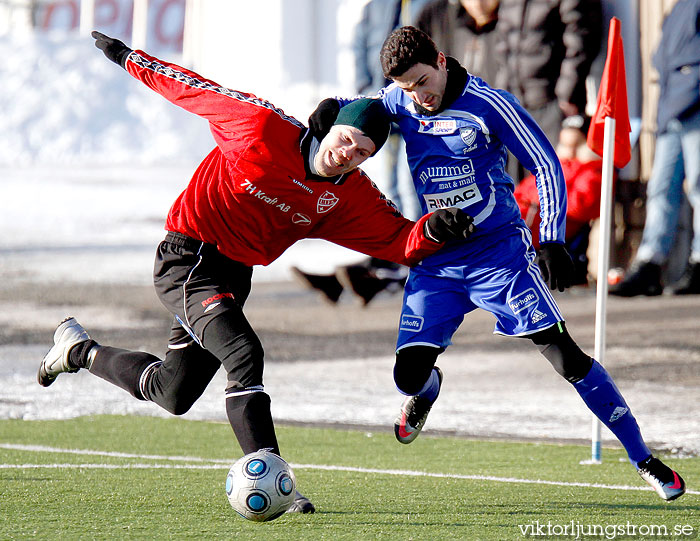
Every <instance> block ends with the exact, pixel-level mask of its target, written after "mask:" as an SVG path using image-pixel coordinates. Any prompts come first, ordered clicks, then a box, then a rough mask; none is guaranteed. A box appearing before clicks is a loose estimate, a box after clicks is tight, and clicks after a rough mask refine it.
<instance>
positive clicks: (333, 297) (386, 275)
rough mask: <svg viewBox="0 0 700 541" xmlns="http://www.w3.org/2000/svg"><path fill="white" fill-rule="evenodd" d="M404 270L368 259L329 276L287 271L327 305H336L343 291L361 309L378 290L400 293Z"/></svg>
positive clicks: (342, 268)
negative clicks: (355, 297)
mask: <svg viewBox="0 0 700 541" xmlns="http://www.w3.org/2000/svg"><path fill="white" fill-rule="evenodd" d="M405 269H406V267H402V266H397V265H396V264H394V263H392V262H390V261H384V260H382V259H377V258H374V257H372V258H370V259H367V260H365V261H362V262H360V263H357V264H356V265H345V266H341V267H338V268H337V269H336V270H335V272H334V273H333V274H310V273H308V272H304V271H302V270H301V269H299V268H298V267H292V269H291V270H292V274H293V276H294V277H295V278H296V279H297V280H298V281H299V282H301V283H302V284H303V285H305V286H306V287H309V288H311V289H315V290H317V291H319V292H320V293H321V295H322V298H323V299H324V300H326V301H328V302H330V303H331V304H335V303H337V302H338V300H339V299H340V295H341V294H342V293H343V291H346V290H349V291H351V292H352V293H353V294H354V295H355V296H357V297H358V298H359V300H360V302H361V303H362V306H367V305H368V304H369V303H370V301H371V300H372V299H374V297H375V296H376V295H377V294H378V293H379V292H381V291H385V290H386V291H389V292H391V293H395V292H398V291H401V290H402V288H403V285H404V284H405V283H406V278H407V276H408V273H407V272H406V270H405Z"/></svg>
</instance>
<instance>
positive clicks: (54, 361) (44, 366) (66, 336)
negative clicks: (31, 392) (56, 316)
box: [37, 317, 90, 387]
mask: <svg viewBox="0 0 700 541" xmlns="http://www.w3.org/2000/svg"><path fill="white" fill-rule="evenodd" d="M86 340H90V336H89V335H88V333H87V331H86V330H85V329H83V328H82V326H81V325H80V323H78V322H77V321H76V320H75V318H72V317H69V318H66V319H64V320H63V321H62V322H61V323H60V324H59V326H58V328H57V329H56V332H55V333H54V335H53V342H54V346H53V347H52V348H51V349H50V350H49V352H48V353H47V354H46V356H45V357H44V360H43V361H41V364H40V365H39V372H38V373H37V380H38V381H39V385H41V386H43V387H48V386H49V385H51V384H52V383H53V382H54V380H55V379H56V377H57V376H58V375H59V374H61V373H63V372H77V371H78V370H79V368H77V367H75V366H73V365H72V364H70V362H69V360H68V355H69V354H70V350H71V349H73V347H74V346H76V345H78V344H80V343H81V342H85V341H86Z"/></svg>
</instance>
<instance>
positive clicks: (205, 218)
mask: <svg viewBox="0 0 700 541" xmlns="http://www.w3.org/2000/svg"><path fill="white" fill-rule="evenodd" d="M92 36H93V37H94V38H95V39H96V42H95V45H96V46H97V47H98V48H99V49H101V50H102V51H103V52H104V54H105V56H106V57H107V58H108V59H109V60H112V61H113V62H115V63H117V64H119V65H120V66H122V67H123V68H125V69H126V70H127V71H128V72H129V73H130V74H131V75H132V76H133V77H135V78H136V79H138V80H139V81H141V82H142V83H144V84H145V85H147V86H148V87H149V88H151V89H152V90H154V91H156V92H158V93H159V94H161V95H162V96H163V97H164V98H166V99H167V100H169V101H171V102H172V103H174V104H175V105H178V106H180V107H182V108H183V109H185V110H187V111H190V112H192V113H195V114H198V115H200V116H202V117H204V118H205V119H207V120H208V121H209V124H210V128H211V132H212V135H213V136H214V140H215V141H216V147H215V148H214V149H213V150H212V151H211V152H210V153H209V155H208V156H207V157H206V158H204V160H203V161H202V163H201V164H200V165H199V167H198V168H197V170H196V171H195V173H194V175H193V177H192V179H191V181H190V182H189V184H188V185H187V187H186V188H185V190H184V191H183V192H182V194H181V195H180V196H179V197H178V198H177V200H176V201H175V203H174V204H173V206H172V207H171V209H170V212H169V214H168V217H167V221H166V226H165V227H166V230H167V231H168V233H167V235H166V237H165V240H164V241H163V242H162V243H161V244H160V246H159V247H158V251H157V255H156V262H155V269H154V285H155V289H156V293H157V295H158V297H159V299H160V300H161V302H162V303H163V304H164V306H165V307H166V308H167V309H168V310H169V311H170V312H171V313H172V314H173V316H174V320H173V325H172V330H171V333H170V339H169V342H168V351H167V353H166V355H165V358H164V359H160V358H158V357H156V356H154V355H151V354H149V353H145V352H140V351H128V350H124V349H119V348H115V347H111V346H104V345H100V344H98V343H97V342H95V341H94V340H92V339H91V338H90V336H89V335H88V333H87V332H86V331H85V329H83V327H82V326H81V325H80V324H79V323H78V322H77V321H76V320H75V319H74V318H67V319H66V320H64V321H63V322H61V324H60V325H59V326H58V328H57V329H56V332H55V334H54V346H53V347H52V348H51V350H50V351H49V352H48V353H47V355H46V357H45V358H44V359H43V361H42V362H41V365H40V367H39V372H38V374H37V377H38V381H39V383H40V384H41V385H42V386H49V385H51V384H52V383H53V381H54V380H55V379H56V377H57V376H58V375H59V374H61V373H63V372H77V371H78V370H79V369H81V368H84V369H87V370H89V371H90V372H91V373H93V374H95V375H96V376H99V377H101V378H103V379H105V380H107V381H109V382H110V383H113V384H115V385H117V386H119V387H121V388H122V389H125V390H126V391H128V392H129V393H131V394H132V395H133V396H134V397H135V398H137V399H139V400H150V401H153V402H155V403H156V404H158V405H159V406H161V407H162V408H164V409H166V410H167V411H169V412H171V413H173V414H175V415H181V414H183V413H185V412H186V411H188V410H189V408H190V407H191V406H192V404H193V403H194V402H195V401H196V400H197V399H198V398H199V397H200V396H201V394H202V393H203V392H204V389H205V388H206V387H207V385H208V384H209V382H210V381H211V379H212V378H213V377H214V374H215V373H216V372H217V370H218V369H219V367H220V366H221V365H223V366H224V368H225V369H226V372H227V380H228V383H227V387H226V413H227V416H228V419H229V422H230V424H231V427H232V428H233V431H234V433H235V435H236V438H237V439H238V442H239V444H240V446H241V449H242V450H243V452H244V453H245V454H248V453H251V452H254V451H257V450H259V449H264V448H269V449H271V450H272V451H273V452H275V453H277V454H280V451H279V446H278V443H277V438H276V435H275V429H274V424H273V422H272V416H271V413H270V397H269V396H268V395H267V394H266V393H265V391H264V387H263V348H262V345H261V343H260V340H259V338H258V337H257V335H256V334H255V332H254V331H253V329H252V327H251V326H250V324H249V323H248V320H247V319H246V317H245V315H244V313H243V305H244V303H245V301H246V298H247V297H248V294H249V293H250V289H251V277H252V272H253V269H252V267H253V266H254V265H267V264H269V263H271V262H272V261H274V260H275V259H276V258H277V257H279V256H280V255H281V254H282V252H284V250H286V249H287V248H288V247H289V246H291V245H292V244H294V242H296V241H297V240H300V239H303V238H309V237H311V238H321V239H325V240H328V241H331V242H334V243H336V244H340V245H342V246H345V247H347V248H351V249H353V250H357V251H361V252H364V253H366V254H368V255H371V256H375V257H380V258H382V259H387V260H392V261H395V262H397V263H401V264H403V265H413V264H415V263H417V262H418V261H419V260H420V259H421V258H423V257H424V256H426V255H429V254H432V253H434V252H435V251H436V250H438V249H439V248H440V247H441V246H442V243H443V242H445V241H448V240H451V239H458V238H460V239H464V238H466V237H467V236H468V235H469V234H470V233H471V231H472V229H473V225H472V219H471V218H470V217H469V216H467V215H466V214H464V213H463V212H462V211H458V210H457V209H444V210H441V211H436V212H434V213H433V214H431V215H427V216H423V217H422V218H421V219H420V220H419V221H418V222H417V223H414V222H411V221H409V220H407V219H405V218H404V217H403V216H401V214H400V213H399V212H398V211H397V210H396V208H395V207H394V206H393V204H392V203H391V202H390V201H387V200H386V198H385V197H384V196H383V195H382V194H381V192H379V190H377V188H376V187H375V186H374V185H373V184H372V182H371V181H370V180H369V178H368V177H367V176H365V174H364V173H362V172H361V171H360V170H358V169H357V166H358V165H359V164H360V163H362V162H363V161H364V160H366V159H367V158H368V157H369V156H370V155H372V154H374V153H375V152H376V151H377V150H379V148H380V147H381V146H382V145H383V144H384V141H385V140H386V137H387V135H388V133H389V121H388V119H387V118H386V116H385V114H384V113H383V107H382V106H381V105H380V104H379V103H378V102H377V101H375V100H371V99H364V100H359V101H358V102H357V103H358V104H357V105H356V104H351V105H348V106H347V107H344V108H343V109H342V110H341V111H340V113H339V115H338V119H337V120H336V121H335V123H334V125H333V127H332V128H331V130H330V132H329V133H328V134H327V135H325V136H324V137H323V138H321V139H320V140H319V139H318V138H317V137H315V134H314V132H313V131H312V130H311V129H310V128H306V127H305V126H304V125H303V124H302V123H300V122H299V121H297V120H296V119H294V118H292V117H290V116H288V115H286V114H285V113H284V112H283V111H282V110H280V109H278V108H276V107H275V106H274V105H272V104H271V103H269V102H267V101H265V100H262V99H260V98H258V97H256V96H254V95H253V94H249V93H245V92H240V91H237V90H231V89H228V88H224V87H222V86H220V85H218V84H217V83H215V82H213V81H210V80H208V79H205V78H203V77H201V76H200V75H198V74H196V73H194V72H192V71H189V70H187V69H185V68H182V67H180V66H177V65H174V64H169V63H166V62H163V61H161V60H159V59H157V58H155V57H153V56H150V55H148V54H146V53H145V52H143V51H133V50H131V49H130V48H129V47H127V46H126V45H125V44H124V43H122V42H121V41H119V40H115V39H113V38H110V37H108V36H105V35H104V34H101V33H99V32H93V33H92ZM290 510H291V511H299V512H303V513H308V512H313V511H314V506H313V504H312V503H311V502H310V501H309V500H308V498H305V497H304V496H302V495H301V494H300V493H297V495H296V500H295V503H294V504H293V506H292V508H291V509H290Z"/></svg>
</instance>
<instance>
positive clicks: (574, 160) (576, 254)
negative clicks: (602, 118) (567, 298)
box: [514, 115, 603, 285]
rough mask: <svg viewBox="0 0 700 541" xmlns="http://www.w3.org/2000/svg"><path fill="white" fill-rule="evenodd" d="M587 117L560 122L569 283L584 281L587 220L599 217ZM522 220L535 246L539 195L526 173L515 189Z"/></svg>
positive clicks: (598, 163) (596, 165)
mask: <svg viewBox="0 0 700 541" xmlns="http://www.w3.org/2000/svg"><path fill="white" fill-rule="evenodd" d="M589 125H590V118H588V117H584V116H581V115H575V116H570V117H567V118H565V119H564V121H563V122H562V129H561V131H560V132H559V142H558V144H557V146H556V151H557V156H559V160H560V161H561V166H562V170H563V171H564V178H565V180H566V192H567V211H566V247H567V249H568V250H569V254H571V258H572V259H573V261H574V272H575V274H574V278H573V279H572V285H580V284H587V283H588V256H587V255H586V252H587V250H588V239H589V236H590V232H591V221H592V220H595V219H596V218H598V217H599V216H600V185H601V175H602V168H603V161H602V160H601V159H600V157H598V155H597V154H595V153H594V152H593V151H591V150H590V149H589V148H588V145H587V144H586V134H587V133H588V126H589ZM514 195H515V199H516V201H517V202H518V206H519V207H520V212H521V214H522V217H523V220H525V223H526V224H527V226H528V227H529V228H530V231H531V232H532V245H533V246H534V247H535V248H539V243H540V242H539V233H538V231H539V227H540V198H539V195H538V193H537V186H536V184H535V177H534V176H532V175H530V176H528V177H525V178H524V179H523V181H522V182H521V183H520V184H519V185H518V186H517V187H516V188H515V193H514Z"/></svg>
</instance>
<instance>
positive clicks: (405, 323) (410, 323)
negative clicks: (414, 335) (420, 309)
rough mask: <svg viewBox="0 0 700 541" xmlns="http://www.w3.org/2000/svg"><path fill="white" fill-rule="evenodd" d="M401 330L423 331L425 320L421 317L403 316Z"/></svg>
mask: <svg viewBox="0 0 700 541" xmlns="http://www.w3.org/2000/svg"><path fill="white" fill-rule="evenodd" d="M399 329H400V330H402V331H410V332H419V331H421V330H422V329H423V318H422V317H420V316H409V315H405V314H404V315H402V316H401V325H399Z"/></svg>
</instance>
